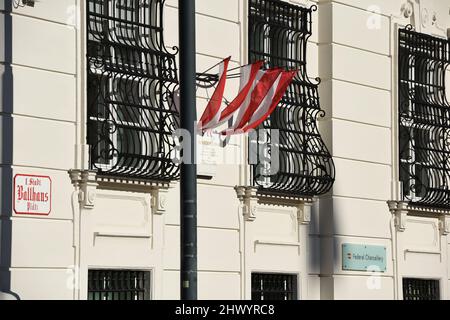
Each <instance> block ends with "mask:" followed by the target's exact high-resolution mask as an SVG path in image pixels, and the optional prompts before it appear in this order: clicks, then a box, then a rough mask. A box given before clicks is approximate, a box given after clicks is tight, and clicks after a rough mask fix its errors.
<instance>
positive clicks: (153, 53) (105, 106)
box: [87, 0, 179, 180]
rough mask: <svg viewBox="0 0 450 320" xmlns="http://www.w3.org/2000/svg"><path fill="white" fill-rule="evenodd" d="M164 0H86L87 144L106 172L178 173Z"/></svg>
mask: <svg viewBox="0 0 450 320" xmlns="http://www.w3.org/2000/svg"><path fill="white" fill-rule="evenodd" d="M164 2H165V0H88V1H87V26H88V27H87V47H88V54H87V62H88V63H87V64H88V65H87V71H88V99H87V100H88V119H87V126H88V144H89V145H90V146H91V153H90V164H91V167H92V168H93V169H96V170H98V172H99V173H100V174H104V175H111V176H126V177H131V178H142V179H151V180H171V179H175V178H177V177H178V172H179V170H178V166H177V165H176V164H175V163H174V162H172V160H171V158H172V154H171V153H172V152H173V150H174V147H175V141H174V140H173V139H172V132H173V131H174V130H175V129H176V128H177V127H178V123H179V113H178V111H177V110H176V108H175V106H174V101H173V96H172V93H173V92H174V91H175V89H176V87H177V85H178V76H177V66H176V60H175V54H176V53H177V48H173V53H170V52H169V51H168V50H167V49H166V46H165V44H164V37H163V8H164Z"/></svg>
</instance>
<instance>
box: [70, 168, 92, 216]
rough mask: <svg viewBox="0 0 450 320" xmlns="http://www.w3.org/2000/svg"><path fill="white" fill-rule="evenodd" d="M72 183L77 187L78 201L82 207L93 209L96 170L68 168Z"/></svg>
mask: <svg viewBox="0 0 450 320" xmlns="http://www.w3.org/2000/svg"><path fill="white" fill-rule="evenodd" d="M69 175H70V179H71V181H72V184H73V185H74V186H75V187H76V188H78V189H79V191H80V192H79V193H78V202H79V203H80V205H81V207H82V208H83V209H93V208H94V206H95V199H96V197H97V188H98V183H97V172H96V171H92V170H70V171H69Z"/></svg>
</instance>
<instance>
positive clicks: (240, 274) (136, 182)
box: [0, 0, 450, 300]
mask: <svg viewBox="0 0 450 320" xmlns="http://www.w3.org/2000/svg"><path fill="white" fill-rule="evenodd" d="M196 4H197V14H196V16H197V70H198V72H199V73H201V72H202V71H204V70H208V69H210V67H211V66H214V65H215V64H217V63H218V62H220V61H221V60H222V59H223V58H225V57H227V56H232V58H231V66H232V68H234V67H238V66H242V65H245V64H247V63H250V62H254V61H256V60H260V59H261V60H264V61H265V63H266V67H283V68H288V69H289V68H297V69H299V75H298V76H297V78H296V80H294V82H293V84H292V85H291V86H290V88H289V89H288V93H287V95H286V97H285V98H283V100H282V103H281V104H282V105H281V106H280V108H279V109H278V110H277V111H276V112H275V113H274V114H273V115H272V116H271V118H270V119H269V120H268V121H266V122H265V123H264V124H263V125H262V128H265V129H266V130H265V131H261V132H263V133H258V134H257V135H256V136H253V137H248V136H244V135H235V136H232V137H231V138H230V139H229V140H227V141H225V142H223V141H221V142H220V143H215V142H214V141H212V140H211V139H208V138H205V137H203V138H201V137H199V141H198V145H199V159H201V162H200V163H199V166H198V169H199V177H198V245H199V250H198V263H199V266H198V268H199V273H198V276H199V283H198V286H199V298H200V299H258V300H259V299H337V300H338V299H399V300H401V299H449V298H450V291H449V289H450V237H449V236H448V234H449V233H450V186H449V184H450V171H449V170H448V169H447V163H448V154H450V147H449V144H448V133H449V132H450V131H449V130H450V129H449V128H450V125H449V123H450V112H449V111H448V110H450V105H449V101H448V99H447V94H448V93H450V91H449V90H448V88H447V85H449V82H448V79H449V77H448V75H449V70H450V69H449V68H448V66H449V64H450V42H449V40H448V30H450V1H449V0H370V1H368V0H358V1H357V0H326V1H325V0H324V1H321V0H319V1H312V0H311V1H308V0H290V1H287V0H286V1H281V0H197V1H196ZM177 5H178V1H176V0H166V1H164V0H140V1H137V0H136V1H134V0H88V1H80V0H48V1H33V0H27V1H23V0H10V1H8V0H0V26H2V27H1V28H0V43H1V46H0V74H1V77H0V95H1V96H2V100H1V103H0V106H1V109H0V125H1V130H0V137H1V158H0V161H1V165H0V177H1V184H0V194H1V201H0V206H1V210H0V240H1V241H0V250H1V251H0V292H4V293H7V294H9V295H11V296H13V297H16V298H20V299H69V300H71V299H94V300H96V299H97V300H98V299H157V300H159V299H179V265H180V257H179V256H180V250H179V238H180V237H179V233H180V228H179V224H180V223H179V212H180V207H179V206H180V204H179V192H180V191H179V183H178V182H177V181H178V176H179V172H178V166H177V165H176V163H174V162H173V161H172V160H171V159H172V155H173V152H176V150H177V141H176V139H175V138H173V136H172V133H173V132H174V131H176V129H177V125H178V111H177V110H176V108H174V101H173V98H172V97H173V96H172V93H173V92H174V91H175V89H176V87H177V85H178V72H179V69H178V52H177V46H178V42H179V41H178V9H177ZM209 72H212V71H209ZM319 78H320V80H319ZM230 83H231V85H230V86H229V87H227V89H226V94H225V96H226V97H230V98H232V97H233V94H235V92H236V91H237V87H238V83H235V82H233V81H230ZM211 90H212V89H211V88H209V89H205V88H204V86H201V87H199V89H198V91H197V93H198V99H197V104H198V113H199V114H201V111H202V110H203V109H204V107H205V106H206V104H207V102H208V98H209V97H210V94H211ZM272 129H276V130H277V132H278V134H279V137H278V139H279V140H277V141H276V142H275V140H274V139H275V138H274V137H273V136H272V135H271V134H272ZM264 132H265V133H264ZM267 132H268V133H267ZM267 142H269V143H267ZM252 145H253V146H256V151H257V152H256V153H255V154H256V156H255V154H253V153H252V152H251V150H254V149H252V148H251V146H252ZM267 145H269V146H271V147H274V146H276V147H277V148H276V149H277V150H278V151H277V152H278V153H277V160H278V168H277V171H276V173H273V172H270V171H269V173H268V171H264V170H261V166H264V163H263V161H262V160H261V159H260V157H261V154H263V153H264V150H265V151H267V148H266V147H265V148H266V149H264V150H263V151H261V148H262V147H261V146H267ZM174 150H175V151H174ZM273 150H275V148H274V149H273ZM269 151H272V149H271V150H269ZM273 152H274V151H273ZM273 152H272V154H273Z"/></svg>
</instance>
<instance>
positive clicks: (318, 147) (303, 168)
mask: <svg viewBox="0 0 450 320" xmlns="http://www.w3.org/2000/svg"><path fill="white" fill-rule="evenodd" d="M316 10H317V7H316V6H312V7H311V8H304V7H300V6H296V5H292V4H289V3H287V2H283V1H280V0H250V1H249V30H248V35H249V60H250V62H254V61H257V60H265V61H266V65H265V67H266V68H269V67H281V68H286V69H298V70H299V72H298V75H297V76H296V77H295V79H294V81H293V82H292V84H291V85H290V86H289V88H288V90H287V93H286V94H285V96H284V97H283V99H282V101H281V103H280V106H279V107H278V108H277V109H276V111H275V112H274V113H273V114H272V115H271V116H270V118H269V119H268V120H267V121H265V122H264V123H263V125H262V126H261V129H264V130H259V131H257V132H256V134H255V135H254V137H253V138H251V139H250V146H251V147H252V146H253V148H256V149H258V150H257V151H256V152H252V151H250V154H253V155H254V159H251V162H254V164H253V170H252V171H253V183H254V184H255V185H256V186H259V187H260V188H261V189H262V190H264V191H266V192H275V193H283V194H296V195H309V196H314V195H321V194H324V193H326V192H328V191H329V190H330V189H331V187H332V185H333V183H334V177H335V167H334V163H333V160H332V157H331V155H330V152H329V151H328V149H327V148H326V146H325V144H324V142H323V140H322V138H321V136H320V134H319V131H318V128H317V119H318V118H319V117H323V116H324V112H323V111H322V110H321V108H320V104H319V93H318V84H319V82H320V79H315V81H311V79H310V78H309V77H308V74H307V64H306V50H307V43H308V39H309V38H310V36H311V34H312V21H311V17H312V12H313V11H316ZM276 130H278V131H276ZM277 132H278V138H277V139H275V138H274V134H276V133H277ZM255 146H256V147H255ZM263 148H265V150H263ZM275 149H276V150H277V151H276V152H275ZM265 154H266V155H268V157H266V156H265ZM266 158H271V161H272V163H271V166H272V168H273V166H274V163H273V161H276V162H278V164H275V167H277V168H276V169H275V170H268V168H267V164H266Z"/></svg>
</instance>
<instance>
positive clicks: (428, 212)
mask: <svg viewBox="0 0 450 320" xmlns="http://www.w3.org/2000/svg"><path fill="white" fill-rule="evenodd" d="M387 204H388V206H389V210H390V212H391V213H392V214H394V215H395V226H396V228H397V231H398V232H403V231H405V230H406V228H407V218H408V216H415V217H426V218H435V219H439V228H440V232H441V234H442V235H444V236H446V235H449V234H450V210H448V209H440V208H431V207H421V206H416V205H411V204H410V203H408V202H405V201H388V202H387Z"/></svg>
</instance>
